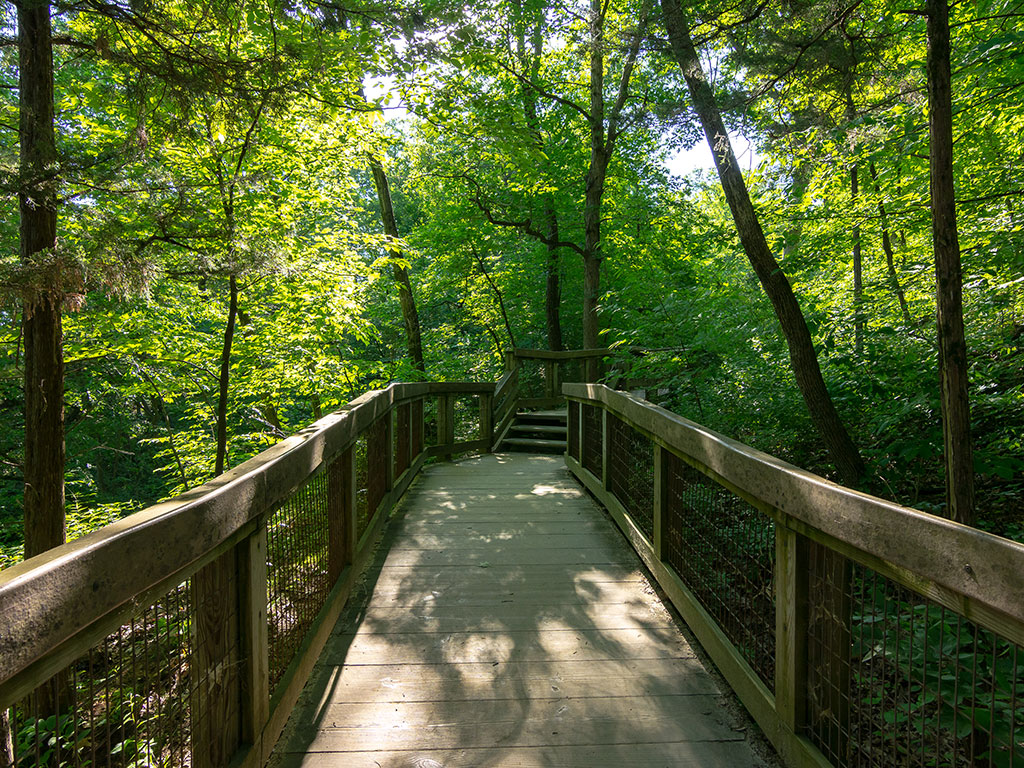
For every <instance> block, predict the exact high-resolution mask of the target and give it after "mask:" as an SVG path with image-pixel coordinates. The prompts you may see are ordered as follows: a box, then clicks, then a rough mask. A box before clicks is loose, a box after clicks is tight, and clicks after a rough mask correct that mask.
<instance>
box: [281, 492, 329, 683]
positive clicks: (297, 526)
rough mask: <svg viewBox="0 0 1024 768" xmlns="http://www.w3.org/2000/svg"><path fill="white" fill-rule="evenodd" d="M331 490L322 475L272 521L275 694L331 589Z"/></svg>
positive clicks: (288, 502) (296, 494)
mask: <svg viewBox="0 0 1024 768" xmlns="http://www.w3.org/2000/svg"><path fill="white" fill-rule="evenodd" d="M328 492H329V482H328V473H327V472H320V473H319V474H317V475H315V476H314V477H312V478H310V479H309V480H308V481H307V482H306V484H305V485H304V486H303V487H302V488H300V489H299V490H298V491H296V492H295V493H294V494H293V495H292V497H291V498H290V499H289V500H288V501H287V502H285V504H284V505H283V506H282V507H281V508H280V509H278V510H277V511H276V512H274V513H273V514H272V515H271V516H270V518H269V520H268V521H267V624H268V638H269V645H270V688H271V690H273V689H274V687H275V686H276V685H277V683H278V682H280V680H281V678H282V676H283V675H284V673H285V670H286V669H287V668H288V665H289V664H290V663H291V661H292V658H293V656H294V655H295V652H296V651H297V650H298V648H299V645H300V644H301V643H302V638H303V637H305V635H306V632H307V631H308V630H309V628H310V626H312V624H313V621H314V620H315V619H316V616H317V614H318V613H319V612H320V609H321V608H322V607H323V605H324V600H325V599H326V597H327V593H328V592H330V589H331V583H330V575H329V564H328V546H329V537H330V532H329V523H328Z"/></svg>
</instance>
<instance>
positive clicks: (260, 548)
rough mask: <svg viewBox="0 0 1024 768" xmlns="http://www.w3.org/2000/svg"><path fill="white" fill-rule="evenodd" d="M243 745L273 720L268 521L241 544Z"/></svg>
mask: <svg viewBox="0 0 1024 768" xmlns="http://www.w3.org/2000/svg"><path fill="white" fill-rule="evenodd" d="M238 587H239V592H240V598H241V599H240V600H239V611H240V614H241V615H240V622H239V623H240V646H241V651H242V680H241V694H242V743H244V744H255V743H256V742H257V740H258V739H259V735H260V733H262V731H263V727H264V726H265V725H266V724H267V720H268V719H269V717H270V651H269V648H270V642H269V638H268V628H267V518H266V516H264V517H263V518H262V519H261V520H260V522H259V527H258V528H257V529H256V533H254V534H253V535H252V536H249V537H248V538H246V539H245V540H244V541H242V542H241V544H239V545H238Z"/></svg>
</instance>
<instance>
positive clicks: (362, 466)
mask: <svg viewBox="0 0 1024 768" xmlns="http://www.w3.org/2000/svg"><path fill="white" fill-rule="evenodd" d="M352 461H353V463H354V464H355V475H356V541H359V539H360V538H361V537H362V535H363V532H364V531H365V530H366V526H367V525H368V524H369V522H370V502H369V490H368V489H369V473H368V471H367V461H366V435H365V434H363V435H360V436H359V437H358V438H356V441H355V442H354V443H353V444H352Z"/></svg>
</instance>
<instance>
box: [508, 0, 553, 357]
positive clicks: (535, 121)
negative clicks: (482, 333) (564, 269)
mask: <svg viewBox="0 0 1024 768" xmlns="http://www.w3.org/2000/svg"><path fill="white" fill-rule="evenodd" d="M513 7H514V9H515V12H516V18H517V24H516V56H517V58H518V59H519V65H520V66H521V67H522V68H523V71H524V72H528V73H529V79H530V80H529V82H530V83H533V82H535V81H536V79H537V77H538V75H539V73H540V63H541V58H542V55H543V53H544V38H543V34H542V32H543V20H544V16H543V12H542V10H541V9H540V8H538V9H536V12H535V16H534V18H533V20H532V21H533V26H532V28H531V30H530V48H531V49H532V50H531V53H530V55H527V48H526V30H527V23H526V18H525V17H524V14H523V4H522V0H514V2H513ZM520 96H521V98H522V101H523V117H524V118H525V119H526V126H527V128H529V129H530V133H532V134H533V140H534V144H535V145H536V147H537V149H539V150H541V151H542V152H543V150H544V136H543V134H542V133H541V127H540V117H539V115H538V113H537V91H535V90H534V89H533V88H532V87H531V85H530V84H529V83H526V82H524V83H522V87H521V88H520ZM541 205H542V208H543V218H544V222H545V228H546V230H547V236H548V240H549V242H548V243H547V260H546V261H545V264H544V276H545V281H544V321H545V327H546V330H547V338H548V348H549V349H552V350H554V351H556V352H557V351H559V350H561V349H563V346H562V320H561V306H562V287H561V276H560V269H559V264H558V262H559V259H558V256H559V253H558V251H559V246H558V245H556V243H557V242H558V213H557V211H555V206H554V201H553V200H552V198H551V195H544V196H543V197H542V200H541Z"/></svg>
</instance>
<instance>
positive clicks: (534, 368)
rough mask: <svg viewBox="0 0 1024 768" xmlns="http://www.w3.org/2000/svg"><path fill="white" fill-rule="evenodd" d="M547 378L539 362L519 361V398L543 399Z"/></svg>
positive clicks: (542, 365) (541, 363) (542, 364)
mask: <svg viewBox="0 0 1024 768" xmlns="http://www.w3.org/2000/svg"><path fill="white" fill-rule="evenodd" d="M546 386H547V378H546V374H545V371H544V363H543V362H542V361H540V360H520V361H519V398H520V399H528V398H533V397H544V396H545V390H546Z"/></svg>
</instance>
